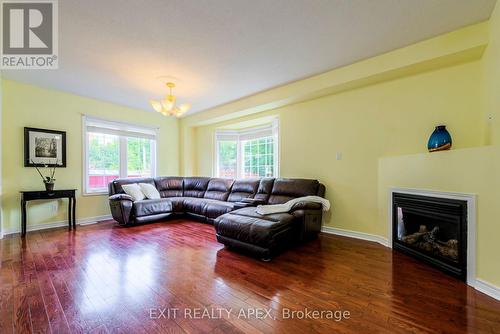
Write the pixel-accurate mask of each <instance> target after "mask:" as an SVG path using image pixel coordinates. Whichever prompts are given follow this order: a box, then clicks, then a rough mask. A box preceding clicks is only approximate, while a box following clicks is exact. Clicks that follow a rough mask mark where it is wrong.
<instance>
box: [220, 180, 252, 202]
mask: <svg viewBox="0 0 500 334" xmlns="http://www.w3.org/2000/svg"><path fill="white" fill-rule="evenodd" d="M259 184H260V179H241V180H235V181H234V183H233V187H232V188H231V193H230V194H229V197H228V199H227V201H228V202H239V201H241V200H242V199H244V198H252V197H254V196H255V193H257V189H258V188H259Z"/></svg>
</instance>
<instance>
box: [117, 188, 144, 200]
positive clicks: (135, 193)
mask: <svg viewBox="0 0 500 334" xmlns="http://www.w3.org/2000/svg"><path fill="white" fill-rule="evenodd" d="M122 188H123V191H124V192H125V193H126V194H127V195H129V196H131V197H132V198H133V199H134V202H135V201H142V200H143V199H144V198H146V196H144V194H143V193H142V190H141V187H139V185H138V184H137V183H132V184H124V185H123V186H122Z"/></svg>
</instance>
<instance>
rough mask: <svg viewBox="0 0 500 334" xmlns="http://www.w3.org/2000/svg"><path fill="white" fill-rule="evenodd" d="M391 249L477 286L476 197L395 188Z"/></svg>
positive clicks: (391, 200) (391, 212)
mask: <svg viewBox="0 0 500 334" xmlns="http://www.w3.org/2000/svg"><path fill="white" fill-rule="evenodd" d="M389 198H390V205H389V217H390V222H389V241H390V246H391V247H392V248H393V249H394V250H397V251H400V252H403V253H405V254H407V255H409V256H411V257H414V258H416V259H418V260H421V261H424V262H426V263H428V264H429V265H431V266H434V267H437V268H438V269H440V270H442V271H443V272H446V273H448V274H450V275H452V276H455V277H457V278H458V279H460V280H463V281H465V282H467V283H468V284H469V285H474V282H475V238H476V237H475V195H471V194H462V193H447V192H437V191H429V190H420V189H407V188H392V189H391V190H390V197H389Z"/></svg>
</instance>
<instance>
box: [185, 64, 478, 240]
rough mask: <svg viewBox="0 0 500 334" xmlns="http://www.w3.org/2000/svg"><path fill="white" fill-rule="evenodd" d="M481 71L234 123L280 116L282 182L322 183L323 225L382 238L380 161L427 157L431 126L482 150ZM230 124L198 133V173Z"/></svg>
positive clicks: (208, 165)
mask: <svg viewBox="0 0 500 334" xmlns="http://www.w3.org/2000/svg"><path fill="white" fill-rule="evenodd" d="M479 69H480V63H479V62H471V63H467V64H462V65H459V66H453V67H449V68H445V69H442V70H439V71H433V72H427V73H423V74H420V75H415V76H411V77H406V78H403V79H399V80H394V81H389V82H385V83H381V84H378V85H373V86H368V87H364V88H360V89H356V90H352V91H348V92H344V93H340V94H336V95H330V96H328V97H324V98H320V99H315V100H312V101H308V102H303V103H298V104H294V105H291V106H287V107H283V108H279V109H276V110H272V111H269V112H266V113H260V114H257V115H254V116H251V117H247V118H239V119H237V120H235V121H232V122H241V121H242V120H244V119H249V118H256V117H262V116H264V115H273V114H275V115H277V116H278V117H279V124H280V131H279V133H280V143H281V151H280V153H281V155H280V166H281V176H284V177H309V178H318V179H319V180H321V182H323V183H325V185H326V189H327V197H328V199H330V200H331V201H332V202H333V208H334V209H333V210H332V212H331V216H327V217H326V219H325V224H326V225H330V226H334V227H338V228H344V229H350V230H355V231H363V232H365V233H374V234H380V233H381V231H382V230H381V228H380V226H379V224H378V222H377V219H376V217H377V210H378V204H377V163H378V158H380V157H383V156H393V155H401V154H411V153H417V152H425V151H426V149H427V146H426V145H427V139H428V137H429V135H430V133H431V132H432V130H433V127H434V126H435V125H437V124H441V123H443V124H446V125H447V126H448V128H449V130H450V131H451V133H452V135H453V138H454V147H455V148H464V147H473V146H479V145H480V144H481V138H482V128H481V115H480V113H478V112H477V108H476V106H477V105H478V103H479V100H480V96H481V94H480V90H479V88H478V87H479V80H480V71H479ZM230 123H231V121H228V122H225V123H219V124H214V125H210V126H204V127H197V128H196V131H195V132H194V134H195V138H196V139H195V143H196V147H197V150H196V152H197V154H196V162H197V163H196V164H195V166H196V168H195V170H194V174H198V175H211V174H212V166H213V158H214V150H213V137H214V131H215V129H216V128H217V127H219V126H222V125H227V124H230ZM336 152H342V155H343V158H342V160H340V161H337V160H336V158H335V156H336ZM382 232H383V231H382Z"/></svg>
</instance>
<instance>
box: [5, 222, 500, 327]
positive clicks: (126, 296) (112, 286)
mask: <svg viewBox="0 0 500 334" xmlns="http://www.w3.org/2000/svg"><path fill="white" fill-rule="evenodd" d="M0 251H1V253H0V259H1V262H0V263H1V267H0V333H2V334H3V333H47V332H49V333H50V332H52V333H70V332H72V333H111V332H122V333H165V332H169V333H185V332H186V333H467V332H468V333H500V302H498V301H495V300H494V299H492V298H490V297H488V296H486V295H484V294H482V293H479V292H477V291H475V290H474V289H472V288H469V287H467V286H466V285H465V284H464V283H461V282H459V281H457V280H455V279H453V278H451V277H448V276H446V275H444V274H442V273H440V272H438V271H436V270H434V269H431V268H429V267H427V266H425V265H423V264H420V263H418V262H416V261H414V260H412V259H410V258H408V257H406V256H404V255H402V254H398V253H392V252H391V251H390V250H388V249H387V248H384V247H382V246H380V245H377V244H373V243H369V242H363V241H358V240H353V239H348V238H342V237H336V236H330V235H321V236H320V238H319V239H318V240H315V241H313V242H311V243H309V244H307V245H305V246H302V247H300V248H297V249H294V250H292V251H289V252H287V253H285V254H283V255H281V256H279V257H277V258H276V259H274V260H273V261H272V262H269V263H265V262H261V261H258V260H255V259H252V258H248V257H246V256H243V255H239V254H237V253H233V252H230V251H228V250H226V249H224V248H223V246H222V245H221V244H219V243H218V242H217V241H216V240H215V235H214V231H213V227H212V226H210V225H205V224H200V223H196V222H190V221H180V220H179V221H170V222H168V223H155V224H148V225H143V226H136V227H131V228H121V227H118V226H116V225H115V224H114V223H112V222H103V223H99V224H96V225H89V226H80V227H78V229H77V231H76V232H75V231H73V232H69V231H67V230H66V229H58V230H51V231H44V232H32V233H28V235H27V237H26V239H25V240H22V239H21V238H19V236H13V237H8V238H5V239H3V240H0ZM175 309H178V311H177V314H176V316H174V315H175V314H174V312H175V311H174V310H175ZM256 309H259V310H262V314H260V316H261V317H257V316H256V315H255V314H251V313H250V314H249V313H247V312H252V311H255V310H256ZM306 309H308V310H310V311H313V310H318V311H331V312H332V313H333V311H338V312H346V311H347V312H349V316H347V313H343V315H344V316H345V317H344V318H343V319H342V320H340V321H336V320H335V319H325V318H323V319H317V320H314V319H298V318H294V319H283V317H284V315H287V314H290V312H291V311H304V310H306ZM169 310H170V317H168V314H167V312H168V311H169ZM196 312H200V313H196ZM203 312H210V313H211V314H206V313H203ZM228 312H229V316H228ZM240 312H243V313H240ZM338 312H337V313H336V315H337V316H338V315H339V314H338ZM267 313H270V314H271V317H268V316H267ZM332 313H328V312H323V316H326V315H328V314H330V316H331V314H332ZM151 315H152V316H153V317H152V318H151ZM197 315H198V317H201V319H196V316H197ZM207 315H211V316H212V319H207V318H206V317H205V316H207ZM238 315H240V316H239V317H238ZM242 315H246V316H247V317H243V316H242ZM297 315H298V316H300V315H301V314H295V316H297ZM310 316H312V314H310ZM274 318H275V319H274ZM337 320H338V318H337Z"/></svg>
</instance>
